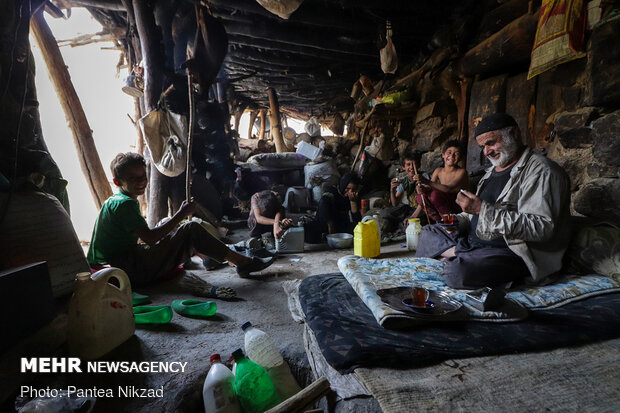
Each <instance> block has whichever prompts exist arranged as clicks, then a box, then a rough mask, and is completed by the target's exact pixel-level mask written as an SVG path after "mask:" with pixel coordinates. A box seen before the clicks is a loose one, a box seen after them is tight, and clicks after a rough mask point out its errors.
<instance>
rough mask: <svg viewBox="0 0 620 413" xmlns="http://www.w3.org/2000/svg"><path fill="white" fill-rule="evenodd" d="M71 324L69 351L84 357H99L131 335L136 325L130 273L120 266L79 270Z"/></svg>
mask: <svg viewBox="0 0 620 413" xmlns="http://www.w3.org/2000/svg"><path fill="white" fill-rule="evenodd" d="M110 280H114V281H115V283H116V284H118V287H117V286H116V285H112V284H110V283H109V282H108V281H110ZM68 324H69V325H68V331H67V341H68V344H69V353H70V354H71V355H75V356H78V357H80V358H83V359H96V358H99V357H101V356H103V355H104V354H106V353H107V352H109V351H110V350H112V349H114V348H116V347H117V346H118V345H119V344H121V343H123V342H124V341H126V340H127V339H128V338H129V337H131V336H132V335H133V333H134V331H135V329H136V325H135V322H134V317H133V309H132V305H131V284H130V283H129V278H128V277H127V274H125V272H124V271H123V270H121V269H119V268H105V269H103V270H101V271H98V272H96V273H95V274H93V275H92V276H91V275H90V273H88V272H81V273H79V274H77V277H76V280H75V291H74V292H73V296H72V297H71V301H70V302H69V314H68Z"/></svg>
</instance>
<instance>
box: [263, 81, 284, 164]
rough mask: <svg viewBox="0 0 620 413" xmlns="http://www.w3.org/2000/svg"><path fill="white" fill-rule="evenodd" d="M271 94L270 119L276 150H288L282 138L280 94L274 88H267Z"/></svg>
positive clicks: (278, 151) (279, 151)
mask: <svg viewBox="0 0 620 413" xmlns="http://www.w3.org/2000/svg"><path fill="white" fill-rule="evenodd" d="M267 94H268V95H269V106H270V108H271V117H270V119H269V121H270V123H271V128H270V131H271V137H272V138H273V140H274V141H275V143H276V152H277V153H283V152H286V145H285V144H284V139H282V125H281V124H280V105H279V104H278V95H277V94H276V91H275V90H273V88H271V87H270V88H269V89H267Z"/></svg>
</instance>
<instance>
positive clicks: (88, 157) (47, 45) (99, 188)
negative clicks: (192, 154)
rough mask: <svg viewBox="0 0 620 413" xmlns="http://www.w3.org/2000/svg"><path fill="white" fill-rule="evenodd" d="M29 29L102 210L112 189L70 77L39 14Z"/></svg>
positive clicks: (96, 202) (89, 183)
mask: <svg viewBox="0 0 620 413" xmlns="http://www.w3.org/2000/svg"><path fill="white" fill-rule="evenodd" d="M30 26H31V28H32V33H33V34H34V37H35V40H36V42H37V43H38V45H39V48H40V49H41V54H42V55H43V59H44V60H45V63H46V64H47V68H48V70H49V73H50V78H51V79H52V83H53V84H54V88H55V89H56V93H57V94H58V97H59V100H60V104H61V106H62V108H63V110H64V112H65V116H66V117H67V121H68V122H69V126H70V128H71V131H72V133H73V142H74V143H75V147H76V149H77V154H78V160H79V162H80V167H81V169H82V172H83V173H84V176H85V177H86V182H87V184H88V187H89V189H90V192H91V195H92V196H93V199H94V201H95V205H96V206H97V208H101V206H102V205H103V203H104V202H105V200H106V199H108V198H109V197H110V196H112V188H111V187H110V183H109V182H108V178H107V177H106V175H105V172H104V170H103V166H102V165H101V159H100V158H99V154H98V153H97V148H96V146H95V141H94V139H93V135H92V131H91V129H90V125H89V124H88V119H87V118H86V114H85V113H84V109H83V108H82V103H81V102H80V98H79V97H78V95H77V92H76V91H75V88H74V87H73V83H72V82H71V76H70V75H69V71H68V70H67V66H66V64H65V62H64V59H63V58H62V54H61V53H60V49H59V48H58V44H57V43H56V40H55V39H54V35H53V34H52V31H51V30H50V28H49V26H48V25H47V22H46V21H45V19H44V17H43V14H42V12H38V13H36V14H35V15H34V16H33V17H32V20H31V23H30Z"/></svg>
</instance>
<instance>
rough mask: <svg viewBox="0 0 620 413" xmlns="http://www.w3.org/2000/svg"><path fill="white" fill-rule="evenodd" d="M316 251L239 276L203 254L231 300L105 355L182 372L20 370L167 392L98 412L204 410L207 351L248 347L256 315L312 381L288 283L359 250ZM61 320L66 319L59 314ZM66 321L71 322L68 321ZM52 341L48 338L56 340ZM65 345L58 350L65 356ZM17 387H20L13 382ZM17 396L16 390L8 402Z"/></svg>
mask: <svg viewBox="0 0 620 413" xmlns="http://www.w3.org/2000/svg"><path fill="white" fill-rule="evenodd" d="M245 236H246V231H244V230H233V232H232V233H231V234H229V238H228V239H229V241H231V242H236V241H238V240H239V239H242V238H244V237H245ZM306 247H307V249H308V247H309V248H310V249H311V251H306V252H304V253H299V254H290V255H281V256H280V257H279V258H278V259H277V261H276V262H275V263H274V264H273V265H272V266H271V267H269V268H268V269H266V270H264V271H263V272H261V273H260V275H261V277H260V279H243V278H240V277H238V275H237V274H236V271H235V269H234V268H233V267H229V266H224V267H222V268H219V269H217V270H213V271H206V270H205V269H204V267H203V266H202V263H201V262H200V260H199V259H198V258H197V257H194V258H193V265H192V266H190V267H189V268H190V269H189V271H190V272H192V273H194V274H196V275H198V276H200V277H201V278H204V279H205V280H208V281H209V282H210V283H212V284H215V285H225V286H229V287H232V288H234V289H235V290H236V291H237V299H235V300H232V301H223V300H218V299H216V300H213V301H216V303H217V314H216V315H215V316H213V317H211V318H209V319H198V318H188V317H183V316H180V315H178V314H176V313H175V314H174V316H173V319H172V321H171V322H170V323H169V324H166V325H151V326H144V325H142V326H140V325H138V326H137V328H136V333H135V335H134V336H133V337H132V338H131V339H130V340H128V341H127V342H125V343H124V344H122V345H121V346H119V347H118V348H117V349H115V350H114V351H113V352H111V353H109V354H108V355H106V356H105V357H104V359H105V360H129V361H163V362H172V361H176V362H187V364H186V367H185V371H184V372H182V373H150V374H140V373H125V374H84V373H82V374H78V373H72V374H68V373H66V374H57V375H54V376H52V375H49V374H48V375H45V374H38V375H36V376H29V377H26V376H25V375H23V374H22V375H20V376H19V379H20V381H25V382H26V383H25V384H27V385H30V386H32V387H33V388H45V387H46V386H50V388H51V387H55V388H60V389H62V388H66V387H67V386H70V385H73V386H76V387H78V388H83V389H92V388H98V389H108V388H113V389H114V391H115V392H116V389H117V387H118V386H127V385H131V386H135V387H137V388H147V389H159V388H162V387H163V392H164V397H163V398H160V397H146V398H137V397H134V398H124V397H120V398H119V397H100V398H98V399H97V402H96V406H95V410H94V411H96V412H111V411H119V412H120V411H131V412H153V411H157V412H173V411H175V412H199V411H202V410H201V409H202V394H201V393H202V384H203V381H204V377H205V376H206V373H207V371H208V369H209V356H210V355H211V354H213V353H220V354H221V355H222V359H223V360H225V359H227V358H228V357H229V356H230V354H231V353H232V352H233V351H234V350H235V349H237V348H243V331H242V330H241V328H240V327H241V325H242V324H243V323H244V322H246V321H251V322H252V324H253V325H255V326H256V327H258V328H260V329H261V330H263V331H265V332H267V333H268V334H269V335H270V336H271V337H272V339H273V341H274V342H275V343H276V345H277V346H278V347H279V348H280V350H281V352H282V353H283V355H284V357H285V359H286V360H287V361H288V362H289V365H290V366H291V370H292V371H293V373H294V375H295V376H296V378H297V379H298V381H299V382H300V384H301V385H302V386H305V385H307V384H309V383H311V382H312V381H313V380H314V377H313V376H312V372H311V370H310V367H309V363H308V360H307V357H306V354H305V350H304V345H303V328H302V326H301V325H299V324H297V323H295V322H294V321H293V319H292V318H291V315H290V312H289V310H288V304H287V297H286V294H285V293H284V290H283V289H282V282H283V281H285V280H292V279H303V278H305V277H307V276H310V275H313V274H324V273H330V272H338V267H337V261H338V259H339V258H340V257H342V256H344V255H349V254H352V253H353V249H352V248H351V249H346V250H329V249H327V246H326V245H325V246H316V245H308V244H306ZM382 253H383V254H382V255H383V256H386V257H388V256H389V257H395V256H403V255H408V254H409V253H408V252H407V250H406V249H404V248H403V245H402V243H394V244H392V245H388V246H382ZM137 292H138V293H141V294H146V295H149V296H150V297H151V300H152V303H151V305H162V304H170V303H171V302H172V300H175V299H182V298H192V297H191V295H189V294H187V293H184V292H183V291H182V290H180V289H179V287H178V286H177V285H176V284H175V283H174V282H173V281H169V282H164V283H160V284H157V285H154V286H151V287H149V288H143V289H139V290H137ZM58 322H59V323H60V324H62V319H61V320H60V321H58ZM65 323H66V321H65ZM52 341H53V340H51V341H50V342H52ZM63 351H65V350H64V347H60V348H59V349H58V350H57V351H56V352H55V354H48V355H56V356H63ZM15 387H17V386H15ZM14 400H15V395H13V396H12V398H11V400H9V402H10V403H9V402H7V403H5V404H4V407H7V406H10V405H11V404H12V401H14ZM320 407H322V408H324V409H325V411H328V410H329V411H336V412H360V413H363V412H368V413H373V412H380V411H381V409H380V408H379V407H378V404H377V403H376V401H375V400H374V399H372V398H366V399H357V400H351V401H338V400H335V398H331V399H330V400H329V402H328V400H327V399H325V398H324V399H323V400H322V402H321V404H320Z"/></svg>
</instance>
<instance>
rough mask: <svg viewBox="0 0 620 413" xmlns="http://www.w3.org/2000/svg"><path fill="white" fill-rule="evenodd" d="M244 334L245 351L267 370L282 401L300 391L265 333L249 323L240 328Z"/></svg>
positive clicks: (278, 352) (286, 365)
mask: <svg viewBox="0 0 620 413" xmlns="http://www.w3.org/2000/svg"><path fill="white" fill-rule="evenodd" d="M241 329H242V330H243V331H244V332H245V340H244V341H245V351H246V353H247V355H248V357H249V358H250V360H252V361H253V362H255V363H256V364H258V365H259V366H261V367H263V368H264V369H265V370H267V374H269V377H270V378H271V381H272V382H273V385H274V386H275V388H276V391H277V392H278V395H279V396H280V398H281V399H282V400H286V399H288V398H289V397H291V396H292V395H294V394H297V392H298V391H299V390H301V389H300V387H299V385H298V384H297V381H296V380H295V377H293V374H292V373H291V369H290V368H289V365H288V364H287V363H286V361H284V359H283V358H282V355H281V354H280V351H279V350H278V348H277V347H276V346H275V345H274V344H273V341H271V339H270V338H269V336H268V335H267V333H265V332H264V331H262V330H259V329H257V328H256V327H254V326H252V323H250V322H249V321H248V322H246V323H244V324H243V325H242V326H241Z"/></svg>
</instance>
